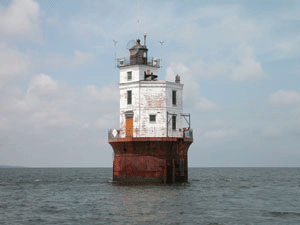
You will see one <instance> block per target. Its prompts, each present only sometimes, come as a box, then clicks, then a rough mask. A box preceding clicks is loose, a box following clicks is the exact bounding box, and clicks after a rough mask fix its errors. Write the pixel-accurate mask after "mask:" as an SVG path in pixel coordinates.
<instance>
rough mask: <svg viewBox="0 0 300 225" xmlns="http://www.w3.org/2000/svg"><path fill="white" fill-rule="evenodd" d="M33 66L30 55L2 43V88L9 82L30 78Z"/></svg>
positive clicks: (0, 51) (0, 74) (0, 54)
mask: <svg viewBox="0 0 300 225" xmlns="http://www.w3.org/2000/svg"><path fill="white" fill-rule="evenodd" d="M31 66H32V60H31V58H30V57H29V56H28V55H26V54H24V53H22V52H20V51H18V50H17V49H14V48H10V47H8V46H7V45H6V44H4V43H0V87H1V86H2V85H3V84H4V83H6V82H8V81H12V80H15V79H17V78H18V79H22V78H25V77H26V76H28V74H29V72H30V71H31Z"/></svg>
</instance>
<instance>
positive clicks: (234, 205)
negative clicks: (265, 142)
mask: <svg viewBox="0 0 300 225" xmlns="http://www.w3.org/2000/svg"><path fill="white" fill-rule="evenodd" d="M111 179H112V169H111V168H62V169H60V168H43V169H41V168H0V224H9V225H11V224H13V225H15V224H211V225H212V224H214V225H217V224H265V225H268V224H272V225H275V224H300V168H190V169H189V183H188V184H185V185H139V186H120V185H115V184H113V183H112V181H111Z"/></svg>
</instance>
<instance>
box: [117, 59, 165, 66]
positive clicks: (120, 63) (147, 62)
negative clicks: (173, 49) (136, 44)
mask: <svg viewBox="0 0 300 225" xmlns="http://www.w3.org/2000/svg"><path fill="white" fill-rule="evenodd" d="M130 65H148V66H153V67H157V68H159V67H160V60H159V59H156V58H146V57H138V58H121V59H117V67H118V68H120V67H124V66H130Z"/></svg>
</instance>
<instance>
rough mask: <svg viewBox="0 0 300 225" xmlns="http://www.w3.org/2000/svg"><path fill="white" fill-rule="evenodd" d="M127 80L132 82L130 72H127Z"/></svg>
mask: <svg viewBox="0 0 300 225" xmlns="http://www.w3.org/2000/svg"><path fill="white" fill-rule="evenodd" d="M127 80H132V72H131V71H128V72H127Z"/></svg>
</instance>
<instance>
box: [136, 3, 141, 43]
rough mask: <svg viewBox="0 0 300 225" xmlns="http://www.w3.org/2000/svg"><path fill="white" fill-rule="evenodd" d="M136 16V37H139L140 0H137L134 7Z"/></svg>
mask: <svg viewBox="0 0 300 225" xmlns="http://www.w3.org/2000/svg"><path fill="white" fill-rule="evenodd" d="M136 17H137V20H136V22H137V25H136V26H137V27H136V32H137V39H140V22H141V20H140V1H139V0H137V7H136Z"/></svg>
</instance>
